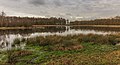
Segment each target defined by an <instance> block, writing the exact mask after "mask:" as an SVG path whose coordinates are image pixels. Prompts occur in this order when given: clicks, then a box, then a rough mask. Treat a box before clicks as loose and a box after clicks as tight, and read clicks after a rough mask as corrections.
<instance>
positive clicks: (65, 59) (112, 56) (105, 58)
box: [0, 43, 120, 65]
mask: <svg viewBox="0 0 120 65" xmlns="http://www.w3.org/2000/svg"><path fill="white" fill-rule="evenodd" d="M81 45H82V46H83V47H84V48H82V49H79V50H70V51H69V50H67V51H45V50H43V47H39V46H27V47H26V49H25V50H16V51H12V53H11V54H10V56H11V57H9V59H7V60H5V57H4V58H2V59H3V61H1V62H0V63H1V64H6V65H7V64H13V65H35V64H36V65H118V64H120V48H119V46H113V45H98V44H92V43H82V44H81ZM5 54H6V55H7V53H4V54H3V56H4V55H5ZM8 56H9V55H8ZM8 61H9V62H8Z"/></svg>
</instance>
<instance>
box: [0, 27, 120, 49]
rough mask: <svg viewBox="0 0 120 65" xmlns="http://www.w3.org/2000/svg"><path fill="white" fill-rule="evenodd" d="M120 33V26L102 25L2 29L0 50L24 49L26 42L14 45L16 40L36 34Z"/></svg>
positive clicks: (0, 31) (0, 32)
mask: <svg viewBox="0 0 120 65" xmlns="http://www.w3.org/2000/svg"><path fill="white" fill-rule="evenodd" d="M116 33H120V28H106V27H105V28H104V27H102V28H100V27H96V28H95V27H83V26H82V27H78V26H77V27H70V26H66V27H41V28H37V29H27V30H0V51H4V50H10V49H12V48H21V49H24V46H25V45H26V43H21V44H16V45H14V46H13V42H14V40H15V39H16V38H17V39H20V40H21V39H22V38H25V39H26V38H32V37H36V36H48V35H60V36H66V35H77V34H102V35H106V34H116Z"/></svg>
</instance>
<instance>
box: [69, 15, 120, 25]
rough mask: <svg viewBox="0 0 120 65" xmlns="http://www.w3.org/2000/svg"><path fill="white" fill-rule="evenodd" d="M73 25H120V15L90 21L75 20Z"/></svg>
mask: <svg viewBox="0 0 120 65" xmlns="http://www.w3.org/2000/svg"><path fill="white" fill-rule="evenodd" d="M70 24H71V25H120V16H116V17H114V18H108V19H95V20H88V21H74V22H71V23H70Z"/></svg>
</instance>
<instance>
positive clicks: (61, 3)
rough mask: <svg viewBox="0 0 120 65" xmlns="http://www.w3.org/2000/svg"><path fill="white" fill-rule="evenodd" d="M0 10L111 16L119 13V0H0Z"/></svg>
mask: <svg viewBox="0 0 120 65" xmlns="http://www.w3.org/2000/svg"><path fill="white" fill-rule="evenodd" d="M0 10H1V11H2V10H3V11H5V12H6V14H7V15H16V16H42V17H54V16H55V17H63V18H68V19H81V18H86V19H87V18H99V17H111V16H116V15H119V14H120V0H0Z"/></svg>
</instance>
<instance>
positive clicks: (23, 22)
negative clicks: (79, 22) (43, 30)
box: [0, 16, 66, 27]
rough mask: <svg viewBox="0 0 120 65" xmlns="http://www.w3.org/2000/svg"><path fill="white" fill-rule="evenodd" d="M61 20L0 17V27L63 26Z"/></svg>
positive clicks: (63, 22) (63, 23) (52, 18)
mask: <svg viewBox="0 0 120 65" xmlns="http://www.w3.org/2000/svg"><path fill="white" fill-rule="evenodd" d="M65 24H66V20H65V19H63V18H54V17H51V18H34V17H15V16H14V17H13V16H0V27H30V26H33V25H65Z"/></svg>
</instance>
